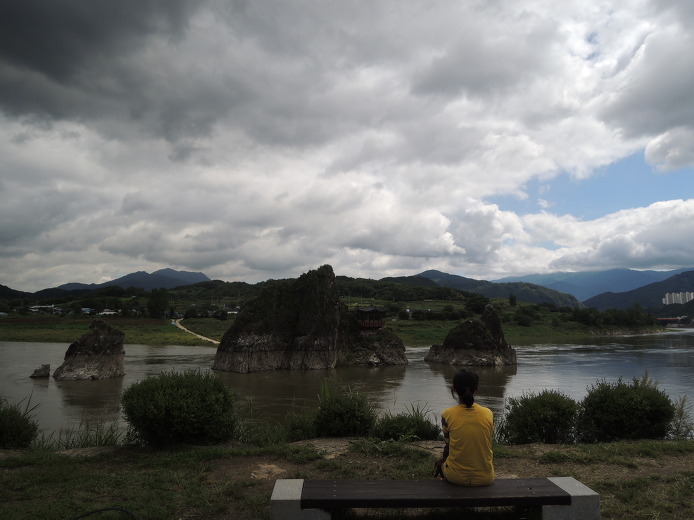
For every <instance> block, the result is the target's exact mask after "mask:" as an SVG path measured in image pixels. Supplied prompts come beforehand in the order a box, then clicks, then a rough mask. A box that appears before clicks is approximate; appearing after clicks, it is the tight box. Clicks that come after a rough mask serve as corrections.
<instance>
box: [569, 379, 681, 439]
mask: <svg viewBox="0 0 694 520" xmlns="http://www.w3.org/2000/svg"><path fill="white" fill-rule="evenodd" d="M674 415H675V406H674V405H673V404H672V401H671V400H670V398H669V397H668V396H667V395H666V394H665V393H664V392H662V391H661V390H658V388H657V387H656V385H655V383H653V382H652V381H651V380H650V379H648V377H647V376H644V378H643V379H641V380H639V379H634V380H633V381H632V383H631V384H627V383H625V382H623V381H622V380H621V379H619V380H618V381H617V382H616V383H608V382H606V381H604V380H603V381H598V382H597V383H596V384H595V385H593V386H592V387H591V388H589V389H588V394H587V395H586V397H585V398H584V399H583V402H582V403H581V409H580V412H579V415H578V425H577V429H578V435H579V438H580V439H581V440H582V441H584V442H611V441H616V440H621V439H663V438H665V436H666V435H667V434H668V430H669V429H670V425H671V422H672V420H673V418H674Z"/></svg>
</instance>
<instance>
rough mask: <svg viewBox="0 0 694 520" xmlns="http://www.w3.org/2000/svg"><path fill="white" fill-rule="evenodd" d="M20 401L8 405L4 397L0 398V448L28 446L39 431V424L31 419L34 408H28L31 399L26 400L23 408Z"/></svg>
mask: <svg viewBox="0 0 694 520" xmlns="http://www.w3.org/2000/svg"><path fill="white" fill-rule="evenodd" d="M20 404H21V402H20V403H18V404H13V405H10V404H8V403H7V401H5V400H4V399H0V448H2V449H21V448H28V447H29V446H30V445H31V443H32V442H34V439H36V436H37V435H38V433H39V426H38V424H37V423H36V421H34V420H33V418H32V416H31V412H32V411H33V410H34V409H35V408H36V406H34V407H33V408H30V404H31V399H28V400H27V404H26V406H25V407H24V410H22V408H21V407H20Z"/></svg>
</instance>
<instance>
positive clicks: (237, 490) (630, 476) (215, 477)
mask: <svg viewBox="0 0 694 520" xmlns="http://www.w3.org/2000/svg"><path fill="white" fill-rule="evenodd" d="M441 448H442V443H441V442H440V441H431V442H421V443H410V444H399V443H389V442H380V441H373V440H368V439H315V440H309V441H302V442H298V443H293V444H283V445H276V446H271V447H264V448H260V447H255V446H249V445H243V444H238V443H232V444H228V445H223V446H213V447H179V448H177V449H172V450H167V451H161V450H160V451H156V450H151V449H146V448H141V447H117V448H107V449H105V448H94V449H87V450H71V451H68V452H62V453H57V452H47V451H28V452H23V453H16V452H15V453H8V452H4V453H2V452H0V518H13V519H15V520H29V519H32V520H33V519H35V518H43V519H46V520H51V519H55V520H58V519H60V520H64V519H66V518H75V517H77V516H78V515H81V514H85V513H87V512H88V511H92V510H95V509H100V508H122V509H125V510H127V511H129V512H131V513H132V514H133V515H134V518H137V519H145V518H180V519H198V518H208V519H212V520H216V519H219V520H221V519H227V518H235V519H239V520H251V519H253V520H255V519H268V518H269V499H270V495H271V492H272V487H273V485H274V482H275V479H277V478H340V479H343V478H359V479H394V478H404V479H410V478H411V479H426V478H431V469H432V467H433V461H434V460H435V458H436V457H437V456H438V454H439V453H440V450H441ZM495 467H496V473H497V476H498V477H511V478H513V477H548V476H572V477H574V478H576V479H578V480H580V481H581V482H583V483H585V484H586V485H588V486H589V487H591V488H592V489H594V490H595V491H597V492H598V493H599V494H600V498H601V513H602V518H603V519H605V520H609V519H625V518H629V519H653V518H658V519H659V520H679V519H683V518H692V517H694V503H693V498H692V497H693V494H692V489H693V488H694V441H637V442H617V443H610V444H596V445H571V446H561V445H543V444H533V445H523V446H501V445H498V446H496V448H495ZM391 514H392V513H391ZM106 515H108V513H106ZM122 517H123V516H122V515H121V516H104V515H102V516H100V517H99V518H122ZM399 517H401V515H396V516H395V517H393V516H390V517H389V518H399ZM453 517H454V516H436V518H437V519H445V518H453ZM365 518H377V517H376V516H367V517H365ZM416 518H421V519H424V518H433V517H432V516H428V513H427V512H426V511H417V512H416ZM466 518H468V517H466ZM469 518H494V519H497V520H499V519H505V518H518V514H517V513H516V512H513V513H508V512H504V511H501V512H495V513H494V514H493V515H492V514H491V513H489V512H478V513H477V514H475V515H473V516H470V517H469ZM523 518H534V517H533V516H532V515H530V514H528V513H525V516H523Z"/></svg>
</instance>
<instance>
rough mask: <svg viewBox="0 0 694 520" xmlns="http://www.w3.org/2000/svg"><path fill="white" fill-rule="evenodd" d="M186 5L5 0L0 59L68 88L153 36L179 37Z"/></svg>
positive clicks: (140, 0) (171, 1)
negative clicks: (94, 67)
mask: <svg viewBox="0 0 694 520" xmlns="http://www.w3.org/2000/svg"><path fill="white" fill-rule="evenodd" d="M201 3H202V2H192V1H188V0H120V1H118V2H113V1H111V0H89V1H82V0H50V1H42V0H6V1H4V2H3V3H2V7H0V56H1V57H2V59H3V60H5V61H7V62H8V63H10V64H12V65H13V66H15V67H17V68H18V69H20V70H24V71H32V72H35V73H37V74H40V75H45V76H47V77H48V78H50V79H51V80H53V81H56V82H57V83H59V84H64V83H70V82H71V81H72V80H73V79H74V78H75V77H76V76H79V75H80V71H82V70H83V69H85V68H91V64H92V63H95V62H99V61H102V60H106V61H111V60H114V59H117V57H118V56H120V55H122V54H123V53H129V52H131V51H133V50H134V49H136V48H137V47H138V46H139V45H141V44H142V43H143V41H144V40H145V39H146V38H147V37H148V36H149V35H150V34H152V33H159V34H164V35H166V36H168V37H171V38H178V37H180V36H181V35H182V33H183V31H184V29H185V27H186V23H187V21H188V18H189V16H190V14H191V12H192V11H193V10H194V9H196V8H197V7H196V6H200V5H201Z"/></svg>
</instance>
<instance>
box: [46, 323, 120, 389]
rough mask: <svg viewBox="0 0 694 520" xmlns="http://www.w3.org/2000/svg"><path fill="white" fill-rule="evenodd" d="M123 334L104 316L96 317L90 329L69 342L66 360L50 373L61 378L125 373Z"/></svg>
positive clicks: (106, 376)
mask: <svg viewBox="0 0 694 520" xmlns="http://www.w3.org/2000/svg"><path fill="white" fill-rule="evenodd" d="M124 342H125V334H123V332H121V331H120V330H117V329H114V328H112V327H111V326H110V325H108V324H107V323H106V322H105V321H103V320H95V321H94V322H93V323H92V324H91V325H90V326H89V332H87V333H86V334H85V335H84V336H82V337H81V338H79V339H78V340H77V341H75V342H74V343H72V344H71V345H70V346H69V347H68V349H67V352H65V360H64V361H63V364H62V365H60V366H59V367H58V368H57V369H56V370H55V372H54V373H53V377H54V378H55V379H58V380H63V379H107V378H110V377H121V376H124V375H125V370H124V368H123V359H124V358H125V350H124V349H123V343H124Z"/></svg>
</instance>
